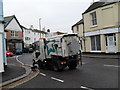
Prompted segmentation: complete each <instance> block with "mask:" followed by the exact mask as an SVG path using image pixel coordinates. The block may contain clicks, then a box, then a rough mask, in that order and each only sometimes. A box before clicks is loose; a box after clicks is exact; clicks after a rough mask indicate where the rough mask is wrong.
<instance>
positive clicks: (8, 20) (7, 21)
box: [4, 15, 14, 27]
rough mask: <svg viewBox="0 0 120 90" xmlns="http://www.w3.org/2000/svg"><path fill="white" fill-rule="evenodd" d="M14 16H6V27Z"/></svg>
mask: <svg viewBox="0 0 120 90" xmlns="http://www.w3.org/2000/svg"><path fill="white" fill-rule="evenodd" d="M13 18H14V15H13V16H8V17H4V20H5V27H6V26H7V25H8V24H9V23H10V21H11V20H12V19H13Z"/></svg>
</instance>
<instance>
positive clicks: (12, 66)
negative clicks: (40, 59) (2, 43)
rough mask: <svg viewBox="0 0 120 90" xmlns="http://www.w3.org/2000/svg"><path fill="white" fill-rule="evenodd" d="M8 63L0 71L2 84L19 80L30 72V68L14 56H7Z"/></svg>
mask: <svg viewBox="0 0 120 90" xmlns="http://www.w3.org/2000/svg"><path fill="white" fill-rule="evenodd" d="M7 61H8V65H7V68H6V70H5V72H3V73H2V84H0V85H2V86H5V85H8V84H10V83H12V82H15V81H17V80H20V79H22V78H24V77H26V76H27V75H29V74H30V73H31V69H30V68H29V67H27V66H24V65H22V64H20V63H19V62H18V61H17V60H16V56H14V57H8V58H7Z"/></svg>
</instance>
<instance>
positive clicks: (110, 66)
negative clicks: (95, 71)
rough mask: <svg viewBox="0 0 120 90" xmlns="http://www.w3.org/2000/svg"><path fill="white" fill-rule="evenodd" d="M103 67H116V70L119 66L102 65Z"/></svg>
mask: <svg viewBox="0 0 120 90" xmlns="http://www.w3.org/2000/svg"><path fill="white" fill-rule="evenodd" d="M104 66H105V67H116V68H118V67H120V66H117V65H104Z"/></svg>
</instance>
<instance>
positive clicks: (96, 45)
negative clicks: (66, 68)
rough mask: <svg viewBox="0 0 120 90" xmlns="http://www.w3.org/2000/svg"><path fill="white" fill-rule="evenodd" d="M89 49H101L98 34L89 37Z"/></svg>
mask: <svg viewBox="0 0 120 90" xmlns="http://www.w3.org/2000/svg"><path fill="white" fill-rule="evenodd" d="M91 50H93V51H99V50H101V43H100V35H97V36H92V37H91Z"/></svg>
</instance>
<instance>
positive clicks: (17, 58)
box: [16, 56, 24, 65]
mask: <svg viewBox="0 0 120 90" xmlns="http://www.w3.org/2000/svg"><path fill="white" fill-rule="evenodd" d="M18 57H19V56H16V60H17V61H18V62H19V63H20V64H22V65H24V63H23V62H21V61H20V60H19V59H18Z"/></svg>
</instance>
